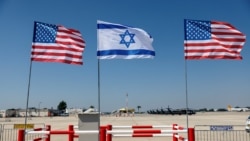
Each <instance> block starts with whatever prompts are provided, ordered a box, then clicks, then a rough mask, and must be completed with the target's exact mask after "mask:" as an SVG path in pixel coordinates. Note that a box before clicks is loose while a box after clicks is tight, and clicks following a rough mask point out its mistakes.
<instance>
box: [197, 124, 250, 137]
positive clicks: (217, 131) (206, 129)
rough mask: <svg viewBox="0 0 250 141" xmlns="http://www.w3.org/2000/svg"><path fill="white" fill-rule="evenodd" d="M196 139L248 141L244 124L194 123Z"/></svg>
mask: <svg viewBox="0 0 250 141" xmlns="http://www.w3.org/2000/svg"><path fill="white" fill-rule="evenodd" d="M194 129H195V140H196V141H250V134H249V133H247V132H246V131H245V127H244V125H196V126H195V128H194Z"/></svg>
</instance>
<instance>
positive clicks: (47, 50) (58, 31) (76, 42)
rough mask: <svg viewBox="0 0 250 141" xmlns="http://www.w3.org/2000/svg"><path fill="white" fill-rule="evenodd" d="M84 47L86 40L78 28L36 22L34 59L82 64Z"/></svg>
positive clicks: (32, 56) (33, 45)
mask: <svg viewBox="0 0 250 141" xmlns="http://www.w3.org/2000/svg"><path fill="white" fill-rule="evenodd" d="M84 48H85V41H84V40H83V38H82V36H81V33H80V32H79V31H78V30H75V29H67V28H66V27H64V26H60V25H59V26H58V25H53V24H47V23H41V22H35V24H34V34H33V42H32V50H31V60H32V61H40V62H59V63H66V64H76V65H82V64H83V62H82V53H83V51H84Z"/></svg>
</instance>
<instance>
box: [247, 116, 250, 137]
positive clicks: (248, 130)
mask: <svg viewBox="0 0 250 141" xmlns="http://www.w3.org/2000/svg"><path fill="white" fill-rule="evenodd" d="M246 132H247V133H250V115H249V116H248V118H247V120H246Z"/></svg>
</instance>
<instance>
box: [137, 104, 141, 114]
mask: <svg viewBox="0 0 250 141" xmlns="http://www.w3.org/2000/svg"><path fill="white" fill-rule="evenodd" d="M140 108H141V106H140V105H138V106H137V109H138V113H140Z"/></svg>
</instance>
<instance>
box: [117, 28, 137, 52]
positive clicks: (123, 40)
mask: <svg viewBox="0 0 250 141" xmlns="http://www.w3.org/2000/svg"><path fill="white" fill-rule="evenodd" d="M134 36H135V34H132V33H129V32H128V30H126V31H125V32H124V34H120V37H121V41H120V44H125V45H126V47H127V48H129V46H130V44H131V43H135V40H134V39H133V38H134ZM126 37H129V38H130V39H129V41H128V40H126Z"/></svg>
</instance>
